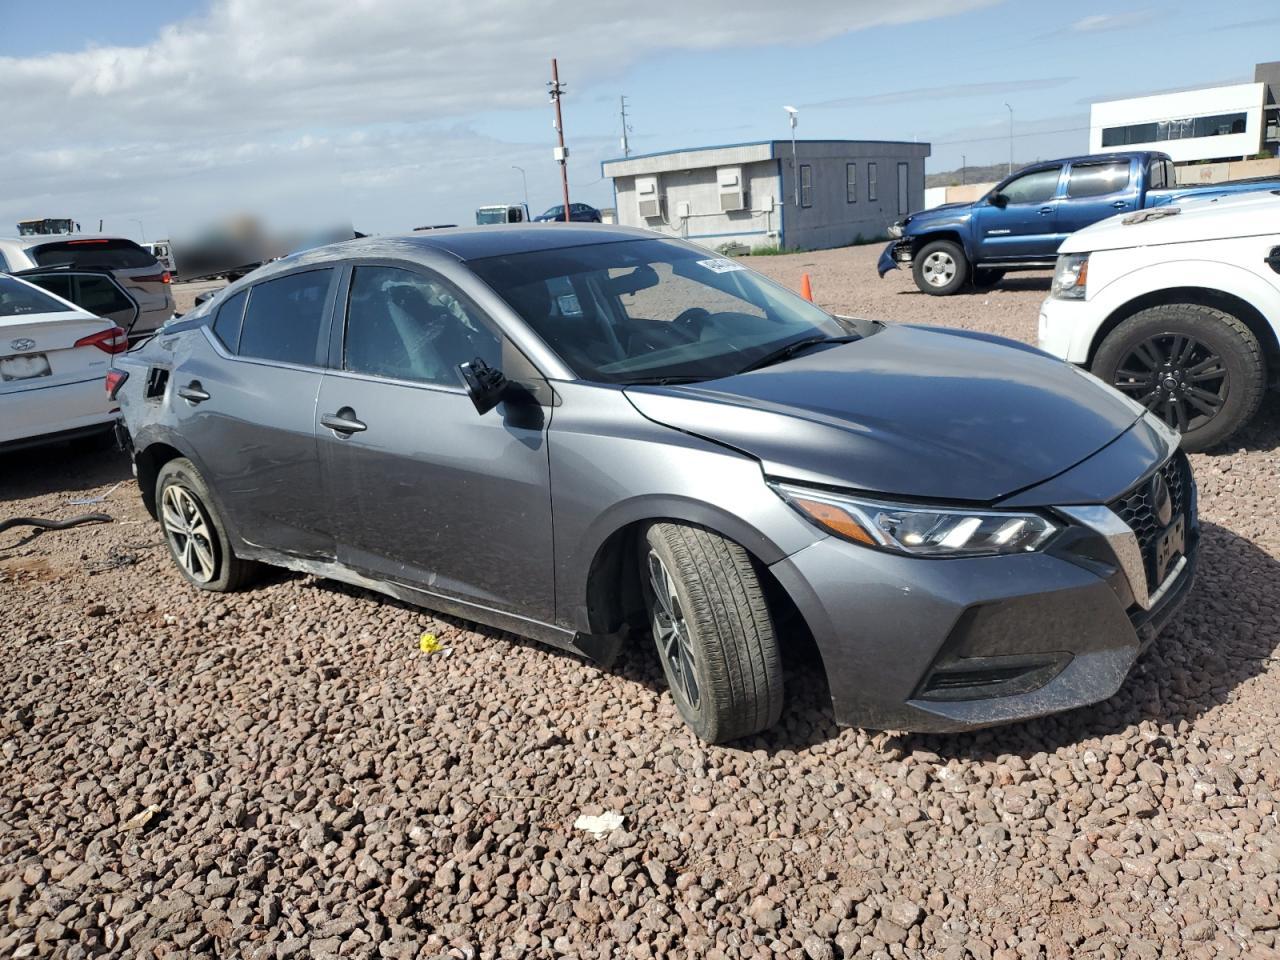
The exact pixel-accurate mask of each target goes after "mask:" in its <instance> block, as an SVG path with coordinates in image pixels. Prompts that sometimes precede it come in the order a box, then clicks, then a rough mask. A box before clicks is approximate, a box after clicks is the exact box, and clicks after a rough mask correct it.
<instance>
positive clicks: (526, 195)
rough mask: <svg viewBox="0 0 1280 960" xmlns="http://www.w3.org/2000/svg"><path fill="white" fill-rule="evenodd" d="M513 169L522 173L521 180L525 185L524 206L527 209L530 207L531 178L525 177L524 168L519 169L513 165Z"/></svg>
mask: <svg viewBox="0 0 1280 960" xmlns="http://www.w3.org/2000/svg"><path fill="white" fill-rule="evenodd" d="M511 169H512V170H519V171H520V180H521V182H523V183H524V205H525V206H526V207H527V206H529V178H528V177H526V176H525V175H524V167H517V166H516V165H515V164H514V163H513V164H512V165H511Z"/></svg>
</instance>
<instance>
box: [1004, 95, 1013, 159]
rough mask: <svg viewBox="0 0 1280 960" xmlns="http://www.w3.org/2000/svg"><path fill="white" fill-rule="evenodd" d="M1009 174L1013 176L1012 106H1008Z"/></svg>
mask: <svg viewBox="0 0 1280 960" xmlns="http://www.w3.org/2000/svg"><path fill="white" fill-rule="evenodd" d="M1005 106H1006V107H1009V104H1008V103H1006V104H1005ZM1009 176H1013V107H1009Z"/></svg>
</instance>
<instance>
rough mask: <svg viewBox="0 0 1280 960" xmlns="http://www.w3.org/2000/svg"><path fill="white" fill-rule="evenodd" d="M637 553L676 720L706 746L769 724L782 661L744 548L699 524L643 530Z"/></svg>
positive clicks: (776, 707)
mask: <svg viewBox="0 0 1280 960" xmlns="http://www.w3.org/2000/svg"><path fill="white" fill-rule="evenodd" d="M641 548H642V552H641V558H640V561H641V563H640V569H641V577H642V581H643V592H644V596H645V602H646V605H647V608H648V612H649V621H650V624H651V626H652V630H653V639H654V643H655V645H656V646H657V648H658V656H659V659H660V660H661V661H662V670H663V673H664V674H665V675H666V678H667V685H668V686H669V687H670V689H671V696H672V698H673V699H674V700H675V703H676V708H677V709H678V710H679V711H680V716H681V717H683V718H684V721H685V722H686V723H687V724H688V725H689V726H690V727H691V728H692V729H693V732H694V733H696V734H697V735H698V736H699V737H700V738H702V739H703V740H706V741H707V742H709V743H723V742H725V741H728V740H736V739H738V738H740V737H745V736H748V735H750V734H753V733H759V732H760V731H761V730H765V729H767V728H769V727H771V726H773V725H774V724H775V723H777V721H778V717H779V716H780V714H781V713H782V697H783V690H782V663H781V658H780V656H779V653H778V645H777V639H776V637H775V634H774V626H773V618H772V617H771V616H770V613H769V608H768V605H767V604H766V602H765V596H764V590H763V588H762V586H761V583H760V578H759V575H758V574H757V572H756V568H755V565H754V563H753V561H752V560H751V557H750V556H749V555H748V554H747V551H746V550H744V549H743V548H742V547H741V546H739V545H738V544H736V543H733V542H732V541H729V540H726V539H724V538H723V537H721V536H719V535H717V534H714V533H712V532H711V531H709V530H705V529H703V528H701V527H691V526H683V525H680V524H672V523H656V524H654V525H653V526H651V527H650V528H649V530H648V533H647V535H646V537H645V539H644V542H643V543H642V544H641Z"/></svg>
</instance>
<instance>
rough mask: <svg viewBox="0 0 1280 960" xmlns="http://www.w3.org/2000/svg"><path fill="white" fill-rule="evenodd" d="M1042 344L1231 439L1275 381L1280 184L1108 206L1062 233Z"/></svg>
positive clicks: (1193, 443) (1196, 438)
mask: <svg viewBox="0 0 1280 960" xmlns="http://www.w3.org/2000/svg"><path fill="white" fill-rule="evenodd" d="M1040 348H1041V349H1042V350H1044V351H1046V352H1047V353H1051V354H1053V355H1054V356H1057V357H1061V358H1062V359H1064V360H1069V361H1071V362H1072V363H1077V364H1080V365H1081V366H1084V367H1088V368H1089V369H1090V370H1091V371H1093V373H1094V374H1096V375H1097V376H1098V377H1099V378H1101V379H1102V380H1104V381H1106V382H1107V383H1110V384H1112V385H1113V386H1115V387H1116V389H1118V390H1120V391H1122V392H1124V393H1126V394H1128V395H1129V396H1131V397H1132V398H1133V399H1135V400H1137V401H1138V402H1139V403H1141V404H1143V405H1144V406H1146V407H1147V409H1149V410H1151V411H1153V412H1155V413H1156V414H1157V415H1159V416H1160V417H1162V418H1163V419H1164V421H1165V422H1166V423H1168V424H1169V426H1171V427H1173V428H1174V429H1176V430H1179V431H1180V432H1181V433H1182V446H1183V449H1186V450H1192V451H1196V450H1205V449H1208V448H1209V447H1213V446H1215V445H1217V444H1219V443H1222V442H1223V441H1224V440H1226V439H1228V438H1229V437H1230V436H1231V435H1232V434H1233V433H1235V432H1236V431H1237V430H1238V429H1239V428H1240V427H1241V426H1243V425H1244V424H1245V423H1247V422H1248V420H1249V419H1250V418H1251V417H1252V416H1253V415H1254V413H1256V412H1257V410H1258V406H1259V404H1261V402H1262V397H1263V393H1264V392H1265V391H1266V389H1267V384H1268V381H1270V382H1271V385H1272V386H1280V191H1267V192H1263V193H1250V194H1245V195H1240V196H1234V197H1222V198H1220V199H1216V200H1210V201H1205V202H1197V203H1188V204H1186V205H1185V206H1180V207H1161V208H1159V209H1156V210H1149V211H1143V212H1140V213H1135V214H1129V215H1126V216H1122V217H1113V218H1111V219H1109V220H1105V221H1103V222H1102V223H1099V224H1095V225H1094V226H1091V227H1089V228H1087V229H1085V230H1081V231H1080V232H1079V233H1076V234H1073V235H1072V236H1070V237H1068V238H1067V239H1066V241H1065V242H1064V243H1063V245H1062V250H1061V252H1060V253H1059V255H1058V265H1057V269H1056V270H1055V272H1054V279H1053V287H1052V290H1051V291H1050V294H1049V298H1048V299H1047V300H1045V302H1044V305H1043V306H1042V307H1041V308H1040Z"/></svg>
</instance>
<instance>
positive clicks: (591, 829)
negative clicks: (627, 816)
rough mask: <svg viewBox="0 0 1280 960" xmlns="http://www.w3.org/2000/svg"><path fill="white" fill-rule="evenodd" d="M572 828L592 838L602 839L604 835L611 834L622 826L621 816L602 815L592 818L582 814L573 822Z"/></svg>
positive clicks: (612, 814)
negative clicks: (583, 831)
mask: <svg viewBox="0 0 1280 960" xmlns="http://www.w3.org/2000/svg"><path fill="white" fill-rule="evenodd" d="M573 826H574V829H575V830H585V831H587V833H589V834H591V835H592V836H596V837H603V836H604V835H605V834H606V833H612V832H613V831H614V830H617V829H618V828H619V827H620V826H622V814H620V813H602V814H600V816H598V817H593V816H589V815H588V814H585V813H584V814H582V815H581V816H579V817H578V819H577V820H575V821H573Z"/></svg>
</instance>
